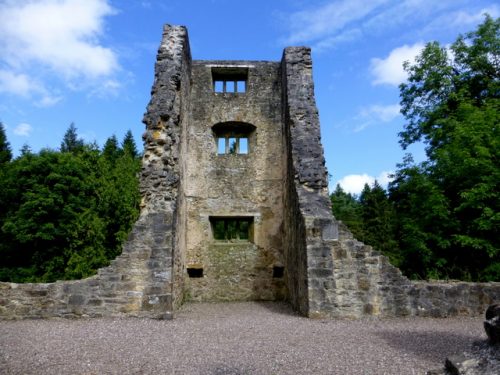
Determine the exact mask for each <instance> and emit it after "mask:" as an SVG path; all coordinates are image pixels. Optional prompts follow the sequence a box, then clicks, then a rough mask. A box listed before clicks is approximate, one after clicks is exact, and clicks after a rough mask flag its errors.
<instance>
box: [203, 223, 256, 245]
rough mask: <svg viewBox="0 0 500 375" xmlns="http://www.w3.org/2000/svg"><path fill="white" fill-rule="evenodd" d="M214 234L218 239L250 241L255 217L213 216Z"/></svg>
mask: <svg viewBox="0 0 500 375" xmlns="http://www.w3.org/2000/svg"><path fill="white" fill-rule="evenodd" d="M210 223H211V225H212V234H213V237H214V239H215V240H217V241H227V242H229V241H250V240H251V237H252V236H251V231H252V224H253V217H231V218H224V217H211V218H210Z"/></svg>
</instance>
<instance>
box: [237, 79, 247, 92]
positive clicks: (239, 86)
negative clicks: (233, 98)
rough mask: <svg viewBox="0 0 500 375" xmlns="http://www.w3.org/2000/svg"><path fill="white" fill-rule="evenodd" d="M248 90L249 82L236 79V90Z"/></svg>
mask: <svg viewBox="0 0 500 375" xmlns="http://www.w3.org/2000/svg"><path fill="white" fill-rule="evenodd" d="M246 91H247V83H246V82H245V81H236V92H239V93H243V92H246Z"/></svg>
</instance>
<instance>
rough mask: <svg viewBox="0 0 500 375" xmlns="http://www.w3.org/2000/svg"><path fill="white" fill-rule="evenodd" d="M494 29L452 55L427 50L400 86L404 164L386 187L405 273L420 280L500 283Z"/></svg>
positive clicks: (499, 52)
mask: <svg viewBox="0 0 500 375" xmlns="http://www.w3.org/2000/svg"><path fill="white" fill-rule="evenodd" d="M499 30H500V21H499V19H496V20H494V19H492V18H491V17H489V16H486V18H485V21H484V22H483V23H482V24H481V25H479V27H478V29H477V30H475V31H473V32H470V33H468V34H466V35H465V36H460V37H459V38H458V39H457V40H456V41H455V43H453V44H452V45H451V47H450V48H449V50H447V49H446V48H444V47H442V46H440V45H439V44H438V43H436V42H433V43H429V44H427V46H426V47H425V49H424V50H423V51H422V53H421V54H420V56H419V57H418V58H417V60H416V63H415V64H414V65H410V64H408V63H406V65H405V69H406V70H407V72H408V74H409V79H408V82H407V83H405V84H402V85H401V86H400V90H401V105H402V113H403V114H404V115H405V117H406V119H407V121H408V122H407V124H406V126H405V129H404V130H403V132H401V133H400V136H401V144H402V146H403V147H404V148H406V147H407V146H409V145H411V144H413V143H415V142H424V143H425V144H426V154H427V160H426V161H425V162H423V163H421V164H418V165H416V164H415V163H413V162H412V160H411V159H410V158H407V159H406V160H405V161H404V162H403V163H402V164H401V165H400V166H399V168H398V171H397V173H396V178H395V180H394V182H393V183H392V184H391V186H390V191H391V200H392V201H393V202H394V204H395V206H396V211H397V213H398V221H399V224H398V231H399V234H398V236H399V238H400V241H401V249H402V253H403V257H404V259H405V261H404V263H405V266H404V268H405V269H406V271H407V272H409V273H410V274H412V275H414V276H418V277H422V278H429V277H432V278H460V279H466V280H499V279H500V162H499V160H500V130H499V126H498V125H499V113H500V112H499V110H500V104H499V95H500V85H499V78H500V39H499Z"/></svg>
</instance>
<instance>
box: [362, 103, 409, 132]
mask: <svg viewBox="0 0 500 375" xmlns="http://www.w3.org/2000/svg"><path fill="white" fill-rule="evenodd" d="M400 108H401V107H400V106H399V104H389V105H378V104H374V105H371V106H368V107H364V108H361V110H360V111H359V113H358V115H357V116H356V117H355V118H354V123H355V124H356V126H355V127H354V131H355V132H360V131H362V130H364V129H366V128H367V127H369V126H372V125H377V124H380V123H388V122H391V121H392V120H394V119H395V118H397V117H398V116H400V115H401V113H400Z"/></svg>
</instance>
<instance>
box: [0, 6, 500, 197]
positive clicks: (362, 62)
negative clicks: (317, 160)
mask: <svg viewBox="0 0 500 375" xmlns="http://www.w3.org/2000/svg"><path fill="white" fill-rule="evenodd" d="M485 12H487V13H489V14H491V15H492V16H494V17H498V16H499V14H500V6H499V5H497V3H496V1H490V0H476V1H463V0H440V1H437V0H398V1H395V0H366V1H362V0H335V1H331V0H321V1H319V0H318V1H314V0H312V1H306V0H280V1H278V0H274V1H273V0H253V1H237V0H206V1H202V0H199V1H195V0H170V1H168V0H166V1H155V0H150V1H139V0H137V1H135V0H26V1H24V0H12V1H11V0H0V121H2V122H3V124H4V125H5V127H6V129H7V137H8V140H9V142H10V143H11V146H12V149H13V151H14V152H15V154H18V153H19V149H20V148H21V147H22V145H23V144H28V145H30V146H31V148H32V149H33V150H34V151H38V150H39V149H40V148H42V147H51V148H58V147H59V145H60V142H61V140H62V137H63V135H64V132H65V131H66V129H67V128H68V126H69V125H70V123H72V122H74V123H75V125H76V127H77V128H78V132H79V134H80V136H82V137H83V138H85V139H86V140H87V141H97V143H98V144H100V145H102V144H103V143H104V142H105V140H106V139H107V138H108V137H109V136H111V135H112V134H116V135H117V136H118V137H119V138H122V137H123V135H124V134H125V132H126V131H127V130H128V129H130V130H132V132H133V134H134V136H135V137H136V140H137V143H138V145H139V146H141V145H142V140H141V135H142V133H143V132H144V125H143V124H142V122H141V121H142V116H143V114H144V111H145V108H146V104H147V102H148V101H149V94H150V90H151V84H152V81H153V67H154V62H155V56H156V50H157V48H158V46H159V43H160V39H161V33H162V25H163V24H165V23H171V24H177V25H185V26H187V27H188V31H189V36H190V43H191V50H192V55H193V58H194V59H242V60H275V61H278V60H280V59H281V54H282V51H283V48H284V47H286V46H290V45H307V46H310V47H312V51H313V63H314V65H313V69H314V71H313V72H314V81H315V91H316V101H317V104H318V108H319V113H320V119H321V126H322V142H323V146H324V148H325V157H326V162H327V167H328V171H329V173H330V174H331V181H330V184H331V188H333V187H334V186H335V184H336V183H338V182H340V183H341V184H342V186H343V187H344V188H345V189H346V190H348V191H350V192H353V193H357V192H359V191H360V189H361V188H362V187H363V184H364V183H365V182H372V181H373V180H374V179H375V178H377V179H378V180H379V181H380V182H382V183H384V184H385V183H386V182H387V174H388V173H390V172H391V171H394V169H395V167H396V164H397V163H398V162H400V161H401V160H402V157H403V155H404V151H403V150H401V148H400V146H399V144H398V136H397V134H398V132H400V131H401V130H402V128H403V124H404V119H403V118H402V116H401V115H400V114H399V90H398V84H399V83H401V82H403V81H404V79H405V74H404V71H403V70H402V68H401V63H402V62H403V61H404V60H412V59H413V57H414V56H415V55H416V54H417V53H418V51H419V50H420V49H421V48H422V47H423V45H424V44H425V43H426V42H428V41H432V40H437V41H439V42H441V43H442V44H443V45H446V44H449V43H451V42H453V41H454V40H455V38H456V36H457V35H458V34H459V33H465V32H467V31H470V30H473V29H475V27H476V26H477V24H479V23H480V22H482V20H483V17H482V14H484V13H485ZM410 151H411V152H412V153H414V156H415V158H416V159H417V160H421V159H422V158H423V157H424V152H423V147H421V146H416V147H413V148H412V149H410Z"/></svg>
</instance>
